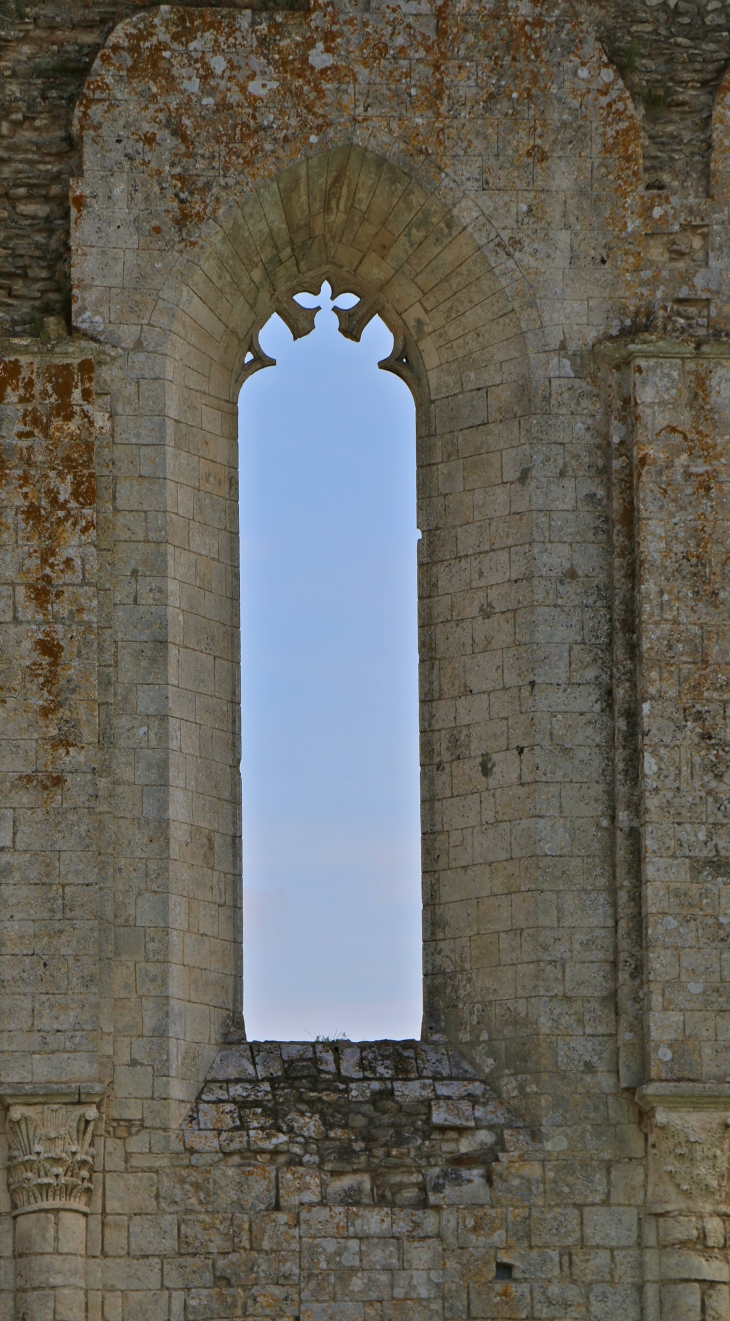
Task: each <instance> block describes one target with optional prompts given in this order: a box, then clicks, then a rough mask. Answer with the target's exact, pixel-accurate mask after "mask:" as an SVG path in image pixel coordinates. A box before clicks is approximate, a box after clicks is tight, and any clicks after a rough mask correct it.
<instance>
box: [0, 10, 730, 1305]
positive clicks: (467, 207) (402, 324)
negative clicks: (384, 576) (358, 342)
mask: <svg viewBox="0 0 730 1321" xmlns="http://www.w3.org/2000/svg"><path fill="white" fill-rule="evenodd" d="M81 12H82V11H80V10H79V13H81ZM90 12H91V11H87V10H84V11H83V13H84V14H85V15H87V16H90ZM93 12H94V24H95V25H96V26H93V27H90V28H88V29H87V33H88V35H89V42H88V50H87V56H88V57H90V56H91V55H92V53H93V51H94V50H95V49H97V48H98V47H99V46H100V45H101V42H102V41H105V45H104V46H103V49H102V50H101V52H100V53H99V55H98V58H97V60H96V63H95V64H94V66H93V69H92V71H91V73H90V76H89V77H88V79H87V81H86V83H85V88H84V91H83V95H82V96H81V97H80V99H78V100H76V93H75V91H74V90H73V86H72V84H73V79H72V78H71V75H70V74H69V82H68V84H67V85H66V84H64V85H63V86H62V85H61V84H60V83H56V82H54V86H56V87H58V88H60V91H61V92H63V91H64V87H65V88H66V92H67V95H66V99H65V101H64V102H63V107H65V108H63V107H62V108H61V109H59V117H57V118H53V117H51V119H49V120H48V124H49V125H50V126H51V127H50V128H49V132H51V129H52V130H53V132H56V129H57V126H58V125H59V124H60V123H61V115H62V114H63V115H67V116H68V114H69V113H70V107H71V102H72V101H76V104H75V111H74V114H75V119H74V129H73V132H74V135H75V141H76V142H77V144H78V147H77V148H76V147H74V148H73V149H72V147H71V146H70V145H68V148H67V149H66V148H64V152H65V153H66V154H65V155H64V154H62V155H61V156H59V157H58V161H57V172H56V174H54V176H53V177H54V179H55V180H56V184H54V186H56V185H57V186H58V188H59V190H60V191H59V193H58V207H59V210H58V214H57V221H58V229H57V233H58V235H59V237H60V246H59V247H58V248H57V249H56V250H53V249H52V247H51V245H50V243H49V242H48V235H47V233H46V230H45V229H44V228H43V227H44V226H45V225H46V224H47V222H48V218H49V216H48V214H44V215H43V216H41V215H40V214H34V213H32V212H27V213H25V212H22V211H20V210H18V208H17V207H16V208H15V210H14V212H13V213H12V215H10V214H9V218H8V223H9V225H10V232H11V242H13V243H14V242H16V240H18V241H19V239H18V236H19V235H20V234H21V229H22V225H21V222H20V220H19V219H18V217H22V216H24V215H25V217H26V219H27V221H28V226H27V227H26V228H25V229H22V232H23V235H25V237H24V238H23V242H26V240H27V237H28V235H31V238H32V243H35V244H36V245H37V246H38V250H39V251H40V250H41V247H43V249H44V252H43V259H44V261H46V260H47V262H48V263H50V265H47V266H46V267H44V270H45V271H46V274H44V275H43V276H42V279H41V277H38V278H39V280H41V283H42V281H43V280H47V278H48V279H50V277H49V276H48V272H49V271H50V269H51V266H52V265H53V263H56V264H57V263H58V262H59V261H61V260H62V252H61V250H62V247H63V241H64V240H63V235H64V232H65V231H64V224H65V221H64V215H65V214H66V212H65V210H64V207H65V205H66V204H65V184H64V183H63V178H64V175H63V171H64V170H66V171H68V170H69V169H71V168H72V169H73V170H74V171H75V175H74V178H73V180H72V182H71V188H70V195H69V206H70V214H71V216H72V227H71V236H70V249H71V258H72V261H71V268H70V269H71V274H72V290H71V298H70V303H71V306H72V310H73V319H74V326H75V329H74V332H73V333H72V334H71V335H70V336H69V335H68V334H66V333H65V330H66V328H65V326H64V323H63V320H62V319H60V318H59V317H58V316H55V317H54V316H52V314H53V313H56V312H57V311H58V309H59V308H60V305H61V304H60V302H59V299H60V297H61V293H60V291H59V290H58V289H56V290H55V291H53V290H51V289H50V285H49V286H48V287H47V288H46V289H45V291H44V289H42V288H41V286H40V284H38V285H37V286H35V285H32V280H34V279H35V278H36V277H35V276H32V275H27V279H26V282H25V283H24V284H22V285H19V286H18V289H17V291H16V292H13V291H12V290H10V292H9V293H8V295H7V301H6V308H7V314H8V316H9V317H11V318H16V319H17V320H16V321H15V322H14V324H15V325H16V326H22V325H25V324H26V323H27V322H28V321H29V316H30V312H29V309H30V308H31V306H32V307H33V308H35V309H36V310H37V312H38V314H39V316H40V321H39V322H38V323H37V325H36V328H37V329H39V330H40V331H41V332H42V334H41V336H40V337H38V338H34V337H32V336H30V335H25V336H23V335H18V334H16V335H15V336H11V337H10V338H9V339H8V340H7V341H5V342H4V343H3V346H2V348H3V354H4V357H3V363H4V366H3V375H2V389H3V391H4V394H3V397H2V400H0V425H1V426H2V444H3V459H4V467H3V486H2V488H0V498H1V499H2V502H3V503H2V505H1V506H0V507H1V509H2V523H1V524H0V533H1V535H2V547H3V550H2V556H3V558H2V560H1V561H0V566H1V567H0V572H1V576H0V603H2V610H3V612H4V613H3V616H2V618H3V622H2V625H1V627H2V629H3V634H2V638H3V645H4V651H3V662H2V663H3V666H4V669H3V672H2V673H3V684H2V697H1V700H2V701H3V708H2V709H3V712H4V713H5V715H6V719H5V721H4V722H3V728H2V731H0V732H1V733H2V735H3V736H4V743H3V754H2V755H3V757H4V761H3V775H4V779H3V788H4V790H5V793H4V795H3V804H2V816H0V826H1V827H2V831H3V833H2V835H1V836H0V844H2V845H3V848H2V851H1V852H0V867H1V868H2V870H1V871H0V879H1V880H2V886H3V891H2V893H3V903H2V907H1V908H0V960H1V961H0V979H1V980H0V994H2V997H3V1001H2V1003H3V1020H2V1027H1V1029H0V1051H1V1052H2V1053H1V1054H0V1097H2V1098H3V1101H4V1111H5V1129H6V1139H5V1141H6V1148H5V1149H3V1152H4V1151H5V1150H6V1151H7V1163H8V1177H7V1192H6V1190H5V1180H4V1179H3V1180H0V1197H1V1198H2V1199H3V1200H2V1202H0V1254H2V1255H0V1263H2V1265H1V1267H0V1271H1V1273H0V1298H1V1299H2V1300H3V1302H2V1304H0V1306H4V1307H5V1315H6V1316H7V1317H8V1318H10V1317H11V1316H13V1315H15V1316H16V1317H17V1318H20V1317H23V1318H24V1319H25V1321H41V1319H42V1321H82V1318H83V1321H96V1318H102V1317H103V1321H136V1319H137V1318H142V1317H144V1318H145V1321H149V1318H157V1317H159V1318H164V1321H188V1319H189V1318H198V1317H199V1318H201V1321H202V1319H203V1318H207V1319H208V1321H222V1319H223V1318H224V1317H229V1316H247V1317H250V1318H256V1319H257V1321H258V1319H259V1318H261V1319H263V1318H264V1317H266V1318H271V1319H274V1321H284V1319H285V1318H290V1317H291V1318H292V1319H293V1318H295V1317H300V1318H302V1319H303V1321H437V1318H438V1321H471V1319H472V1318H474V1321H496V1318H498V1317H530V1318H545V1317H551V1316H552V1317H555V1318H559V1319H561V1321H562V1318H567V1317H576V1318H587V1321H614V1319H615V1317H617V1316H619V1315H621V1316H625V1317H626V1318H631V1319H634V1318H636V1319H637V1321H638V1318H639V1317H641V1318H642V1321H727V1318H728V1316H729V1315H730V1296H729V1294H728V1280H729V1277H730V1268H729V1267H728V1256H727V1244H726V1224H727V1219H728V1217H729V1216H730V1188H729V1187H728V1169H729V1168H730V1151H729V1150H728V1143H729V1142H730V1137H729V1136H728V1134H730V1128H729V1127H728V1117H730V1083H729V1082H728V1075H729V1074H730V1068H728V1065H729V1064H730V1058H729V1057H728V1047H727V1041H728V1039H730V1032H729V1031H728V1027H727V1020H728V1014H730V993H729V992H728V985H729V984H730V965H729V964H728V954H727V951H726V944H727V936H726V930H727V919H728V916H729V915H730V910H728V911H726V909H727V902H728V901H727V890H728V880H729V879H730V877H729V876H728V852H729V850H730V837H729V836H728V798H729V796H730V783H729V780H728V775H729V772H728V756H729V753H728V746H729V742H730V739H729V735H728V723H727V720H728V694H727V683H728V601H727V593H728V588H727V582H728V560H729V559H730V549H729V547H728V535H729V534H728V467H727V465H728V443H729V441H728V437H729V435H730V418H729V417H728V407H729V404H730V364H729V363H728V357H729V356H730V355H729V353H728V349H727V333H728V328H729V327H730V296H729V294H730V284H729V281H728V266H729V264H730V263H729V262H728V245H727V233H728V222H729V216H728V197H729V194H728V180H729V177H730V176H729V174H728V158H729V156H730V121H728V112H727V105H726V100H727V95H728V87H727V83H724V84H723V85H722V87H721V89H720V93H719V97H718V100H717V105H716V106H715V110H714V114H711V113H710V112H711V109H712V102H713V96H714V89H716V88H717V87H718V85H719V84H720V80H721V77H722V72H723V58H722V57H721V51H722V42H723V40H725V38H726V35H727V34H726V32H725V27H724V15H725V9H724V7H723V5H722V3H720V0H710V3H709V4H706V5H697V6H695V5H694V4H690V3H689V0H687V2H686V3H685V0H676V3H674V4H672V3H671V0H668V4H667V5H664V4H649V5H646V6H645V7H642V8H641V9H638V8H637V9H636V10H633V9H632V10H631V12H629V11H628V9H623V8H616V9H615V10H614V9H609V8H608V7H606V6H603V7H602V8H601V9H600V11H599V12H598V14H597V15H596V16H595V26H592V25H591V13H590V12H588V11H587V10H585V9H584V10H583V11H582V12H581V13H580V14H576V13H575V12H574V11H573V10H572V9H569V8H568V7H567V6H566V7H565V8H563V7H562V6H560V5H552V6H549V7H548V6H544V7H543V6H540V5H525V4H524V3H522V2H521V0H520V3H514V4H513V3H511V0H494V2H492V0H483V3H480V4H478V5H474V4H472V3H466V0H464V3H456V2H454V0H452V2H451V3H449V4H447V5H443V4H435V3H434V4H431V3H430V0H417V2H413V0H403V3H398V4H382V5H381V4H377V5H376V4H375V3H372V4H370V5H359V4H358V5H355V4H349V3H346V0H341V2H340V3H335V4H333V3H325V2H324V0H321V3H320V2H319V0H318V2H317V3H316V4H313V5H312V7H311V8H310V9H308V10H304V9H300V8H295V9H292V7H291V6H289V7H287V8H282V7H278V6H275V7H273V8H271V9H269V10H266V11H265V12H261V11H259V12H252V11H251V10H250V9H248V8H243V7H241V8H238V7H234V6H231V7H227V8H226V7H211V8H206V9H203V8H199V7H197V6H194V5H181V6H176V7H169V6H164V7H161V8H156V7H150V8H149V9H148V10H146V11H145V12H143V13H139V14H137V15H136V16H133V17H129V18H126V19H125V20H124V21H123V22H122V23H121V24H119V25H118V26H116V27H115V28H114V30H113V31H111V32H109V29H110V28H111V26H112V22H113V18H114V14H113V13H112V11H111V10H109V11H108V12H107V11H106V10H103V9H102V8H97V9H96V10H94V11H93ZM75 13H76V11H74V10H73V7H70V8H67V9H64V11H63V12H62V13H59V14H58V15H57V16H56V17H57V18H58V26H57V28H56V32H57V35H58V41H59V43H60V42H61V40H62V39H63V41H64V42H69V43H71V46H73V42H74V41H75V40H76V37H77V36H78V32H79V29H78V27H76V28H75V27H74V23H75V22H76V21H77V19H76V17H75ZM52 14H53V11H52V10H51V9H48V8H46V7H44V9H43V10H42V11H39V12H38V13H35V12H34V11H31V10H30V9H27V10H24V11H23V13H22V14H17V13H16V15H15V18H14V19H13V22H14V23H16V24H20V27H17V28H16V29H13V31H14V33H15V35H14V36H13V37H12V42H15V43H20V44H21V45H22V43H23V41H25V44H26V45H27V46H28V50H26V51H25V52H24V53H23V59H24V60H25V64H24V65H23V66H22V67H23V68H24V69H25V70H26V73H27V74H28V75H29V76H30V74H31V73H32V72H33V69H34V68H35V67H37V66H36V65H34V63H33V62H34V60H40V59H42V58H46V57H45V55H43V56H41V54H40V53H39V52H40V45H41V42H42V41H43V40H44V38H43V37H42V33H43V31H46V29H42V27H41V22H45V21H47V19H48V17H49V16H52ZM619 20H620V21H619ZM54 21H55V20H54ZM80 21H81V20H80V19H79V22H80ZM23 25H25V27H23ZM23 32H24V33H25V37H26V38H27V40H25V38H24V37H23V35H22V34H23ZM74 33H75V34H76V36H74V35H73V34H74ZM652 33H658V34H660V35H661V42H660V43H659V45H658V46H657V47H656V48H655V46H654V44H653V37H652ZM685 33H686V34H687V35H684V34H685ZM69 34H71V35H69ZM601 34H603V35H602V38H601ZM31 37H32V40H31ZM634 37H637V41H634ZM602 40H603V44H602ZM12 42H11V46H10V47H9V50H10V51H11V52H12V51H13V50H16V54H15V55H13V56H12V58H13V59H15V58H16V57H17V50H18V49H19V46H18V47H17V48H16V47H14V46H13V44H12ZM34 42H35V43H37V44H36V45H34ZM612 43H615V46H614V44H612ZM609 55H610V56H611V58H612V59H614V60H615V63H612V62H611V58H609ZM672 62H673V63H672ZM17 67H18V68H20V65H18V66H17ZM619 67H620V68H622V69H623V72H624V75H625V81H623V80H622V78H621V77H620V76H619V72H618V69H619ZM698 67H699V72H698ZM77 81H78V83H79V84H80V81H81V78H80V74H79V77H78V80H77ZM681 83H682V84H683V85H685V84H686V87H687V89H688V91H687V97H686V98H685V101H684V102H682V98H681V95H680V93H679V91H678V89H679V88H680V84H681ZM13 85H14V84H13V82H12V80H11V81H10V82H9V83H8V86H10V87H12V86H13ZM15 86H17V88H18V89H19V90H18V96H19V97H20V99H21V100H23V98H24V96H25V93H24V92H23V91H22V86H21V83H20V82H18V83H16V84H15ZM662 87H664V88H669V90H670V92H671V95H667V96H664V93H662V95H663V96H664V100H663V101H662V105H661V106H659V104H658V101H657V95H658V94H657V93H656V89H657V88H662ZM628 89H631V91H632V92H633V96H634V99H633V100H632V97H631V95H630V94H629V90H628ZM64 95H65V93H64ZM637 110H638V112H639V113H637ZM655 111H656V113H655ZM660 111H661V113H659V112H660ZM642 116H643V117H642ZM9 122H10V123H11V124H15V123H16V121H14V120H13V121H9ZM18 123H19V121H18ZM53 125H56V127H55V128H54V127H53ZM21 128H23V126H22V125H20V127H19V128H18V132H17V134H16V137H12V138H9V141H10V143H11V144H12V143H13V142H17V146H16V147H12V146H11V148H9V150H12V152H15V153H17V154H16V155H15V156H13V159H14V160H15V161H16V164H17V162H18V161H20V160H21V159H22V160H23V161H24V162H25V163H24V164H23V170H26V171H27V176H24V177H26V178H27V181H28V182H27V186H28V188H30V189H31V191H32V190H35V192H34V193H33V195H34V196H37V194H38V192H39V190H40V189H41V184H40V183H39V179H40V178H41V173H40V171H41V167H43V168H45V166H44V163H43V159H42V152H41V151H40V148H38V151H36V149H35V147H33V149H32V150H31V147H32V144H30V146H29V145H28V141H27V139H25V138H24V137H23V135H22V133H21V132H20V129H21ZM12 131H13V132H15V131H16V130H15V128H13V130H12ZM24 143H25V145H23V144H24ZM710 147H712V157H710ZM76 151H78V155H74V152H76ZM63 161H65V164H62V162H63ZM46 164H47V161H46ZM710 166H711V167H712V168H711V169H710ZM14 168H15V167H14ZM54 169H56V166H54ZM659 175H661V176H662V177H661V178H660V177H659ZM659 184H661V185H662V187H661V188H660V187H659ZM710 185H711V186H710ZM22 186H23V187H25V186H26V184H23V185H22ZM708 192H709V193H711V195H708ZM11 200H12V199H11ZM43 205H45V202H44V203H43ZM54 205H56V203H55V202H54ZM36 224H37V225H38V226H39V228H38V229H37V230H33V226H34V225H36ZM33 234H34V235H35V237H33ZM46 249H47V251H46ZM14 251H15V253H16V255H15V256H12V262H13V264H14V267H16V268H17V267H18V261H17V252H18V251H20V249H14ZM54 269H55V267H54ZM325 278H326V279H328V280H329V281H330V283H331V284H332V286H333V288H334V289H335V291H336V292H344V291H345V290H348V291H351V292H353V293H354V294H356V295H357V297H358V302H357V304H356V306H355V307H354V308H353V309H352V310H351V311H348V312H347V313H343V314H342V318H341V322H342V324H341V329H342V330H343V333H345V334H347V335H350V336H352V337H355V338H357V337H358V335H359V334H360V333H361V331H362V328H363V327H364V326H365V325H366V324H367V322H368V320H369V318H370V317H372V316H373V315H375V314H376V313H379V314H380V316H381V317H382V318H383V319H384V321H385V322H386V324H387V325H388V326H389V327H390V329H391V331H392V333H393V339H394V344H393V351H392V353H391V355H390V357H389V358H388V359H387V360H386V361H385V363H384V364H383V366H384V367H385V368H386V369H387V370H391V371H394V372H396V373H398V374H399V375H400V376H401V377H402V378H403V379H404V380H406V381H407V382H408V384H409V386H410V388H411V389H412V391H413V394H414V397H415V400H416V412H417V437H416V445H417V470H418V500H419V512H418V518H419V526H420V527H421V529H422V532H423V538H422V541H421V543H420V549H419V555H420V563H419V597H420V636H419V651H420V658H421V725H422V750H421V761H422V772H423V774H422V826H423V875H424V974H425V975H424V1027H423V1040H422V1041H421V1042H420V1043H415V1042H410V1043H409V1042H403V1043H392V1042H391V1043H375V1044H373V1043H370V1044H367V1043H360V1044H359V1045H352V1044H349V1043H348V1044H339V1045H337V1046H328V1045H326V1044H322V1045H321V1046H318V1047H317V1048H316V1049H315V1048H314V1047H313V1046H311V1045H302V1044H298V1043H288V1044H287V1043H283V1044H281V1043H279V1044H277V1043H254V1044H253V1046H249V1045H248V1044H247V1043H246V1042H245V1031H244V1027H243V1019H242V1016H241V966H240V964H241V931H240V866H241V864H240V820H239V785H238V776H237V764H238V756H239V749H238V731H239V711H238V701H239V688H238V645H239V643H238V581H237V565H238V547H237V526H238V517H237V471H236V408H237V396H238V391H239V389H240V387H241V385H242V383H244V382H245V379H246V378H247V376H248V375H250V373H251V372H252V371H255V370H259V369H262V368H264V367H266V366H267V360H266V359H265V358H264V356H263V354H262V352H261V349H260V347H259V341H258V335H259V332H260V330H261V328H262V326H263V325H264V324H265V322H266V321H267V319H268V318H269V317H270V316H271V315H272V314H273V313H274V312H278V313H279V314H280V315H281V316H282V317H283V318H284V320H285V321H286V322H287V324H289V326H290V328H291V329H292V332H293V333H295V334H297V335H300V334H306V333H307V332H308V330H310V329H311V327H312V322H313V313H312V312H311V311H309V310H307V309H303V308H301V307H300V306H299V304H297V303H296V302H295V301H294V297H293V296H294V295H295V294H296V293H297V292H299V291H301V290H304V289H306V290H309V291H314V292H317V291H318V290H319V288H320V287H321V283H322V281H323V280H324V279H325ZM31 295H32V297H31ZM36 295H38V296H37V297H36ZM44 317H45V318H46V319H45V320H44V319H43V318H44ZM92 1146H93V1149H94V1151H95V1156H94V1160H95V1172H94V1175H93V1179H92V1178H91V1175H90V1161H91V1159H92V1157H91V1151H92ZM84 1226H85V1228H84ZM3 1235H4V1237H3ZM13 1309H15V1311H13ZM0 1315H2V1313H1V1312H0Z"/></svg>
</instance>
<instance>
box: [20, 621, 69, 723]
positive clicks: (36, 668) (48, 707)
mask: <svg viewBox="0 0 730 1321" xmlns="http://www.w3.org/2000/svg"><path fill="white" fill-rule="evenodd" d="M32 649H33V651H34V652H35V654H36V657H37V660H34V661H31V662H30V664H29V666H28V673H29V675H30V676H31V678H32V679H33V681H34V683H35V686H36V688H37V689H38V692H39V693H40V696H41V705H40V713H41V715H42V716H43V718H44V719H45V720H52V719H53V718H54V717H55V716H56V715H57V713H58V699H59V694H60V687H61V662H62V660H63V656H64V647H63V642H62V640H61V638H60V637H59V634H58V630H57V629H56V628H53V627H49V628H46V629H44V630H43V632H42V633H39V634H38V636H37V637H36V638H35V639H34V641H33V644H32Z"/></svg>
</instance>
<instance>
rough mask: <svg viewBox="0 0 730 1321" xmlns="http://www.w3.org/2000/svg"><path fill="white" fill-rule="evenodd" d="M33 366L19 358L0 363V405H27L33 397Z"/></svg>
mask: <svg viewBox="0 0 730 1321" xmlns="http://www.w3.org/2000/svg"><path fill="white" fill-rule="evenodd" d="M35 385H36V381H35V370H34V364H33V363H29V362H21V361H20V359H19V358H3V359H2V361H0V404H29V403H30V402H31V401H32V399H33V398H34V396H35Z"/></svg>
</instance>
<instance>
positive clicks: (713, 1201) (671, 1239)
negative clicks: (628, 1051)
mask: <svg viewBox="0 0 730 1321" xmlns="http://www.w3.org/2000/svg"><path fill="white" fill-rule="evenodd" d="M637 1100H638V1102H639V1105H640V1107H641V1109H642V1110H643V1111H644V1121H643V1127H644V1129H645V1131H646V1133H647V1137H648V1142H647V1194H646V1217H645V1221H644V1280H645V1286H644V1289H645V1296H644V1315H645V1317H646V1321H701V1318H702V1319H704V1318H708V1321H728V1318H729V1317H730V1292H729V1290H728V1280H729V1279H730V1267H729V1265H728V1254H727V1243H728V1222H729V1218H730V1085H728V1084H720V1083H718V1084H709V1085H708V1084H705V1085H702V1084H697V1083H652V1084H649V1085H647V1086H646V1087H640V1088H639V1090H638V1093H637Z"/></svg>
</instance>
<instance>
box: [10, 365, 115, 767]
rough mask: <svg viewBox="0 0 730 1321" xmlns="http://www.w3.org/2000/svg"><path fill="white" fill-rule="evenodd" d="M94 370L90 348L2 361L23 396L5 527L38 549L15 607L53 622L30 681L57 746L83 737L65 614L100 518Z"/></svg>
mask: <svg viewBox="0 0 730 1321" xmlns="http://www.w3.org/2000/svg"><path fill="white" fill-rule="evenodd" d="M94 373H95V364H94V361H93V359H92V358H90V357H84V358H82V359H81V360H75V361H74V360H72V361H69V360H58V359H51V360H49V359H48V358H46V360H45V361H43V360H42V359H41V360H40V362H39V361H36V363H35V364H34V367H33V370H30V369H29V367H28V366H27V364H26V362H25V361H22V362H21V361H15V360H10V361H5V362H2V363H0V380H1V381H2V383H3V389H4V394H5V399H6V402H12V401H14V400H25V406H23V407H21V408H19V409H18V411H17V415H15V418H14V426H13V428H12V431H11V434H10V435H9V436H7V437H6V438H5V443H4V445H3V450H2V460H3V465H2V467H0V477H1V478H2V480H3V481H4V483H5V486H6V487H7V486H9V485H10V484H12V488H13V489H14V491H15V520H14V523H13V525H12V527H11V528H9V529H8V530H7V534H8V535H11V536H14V535H15V534H14V532H13V528H15V529H17V537H18V539H19V543H20V547H24V548H27V549H28V550H32V555H31V560H32V564H33V571H32V576H31V574H30V573H29V574H24V575H23V580H22V596H19V598H18V609H19V611H20V618H21V619H23V618H24V619H28V618H32V619H38V618H40V619H45V620H46V621H47V622H46V624H45V625H44V626H43V627H42V628H41V630H40V632H38V633H37V634H36V635H35V636H34V638H33V640H32V643H31V660H30V662H29V664H28V665H27V668H26V671H25V682H26V686H27V688H28V695H29V696H31V695H32V694H34V695H35V698H36V702H35V707H36V711H37V714H38V716H39V718H40V720H41V721H43V722H44V723H45V724H46V725H47V726H49V729H48V736H49V737H50V745H49V746H50V749H51V752H52V753H60V754H62V755H66V754H67V753H68V752H69V751H70V750H71V748H72V747H74V746H75V745H76V744H75V736H74V734H73V732H69V731H73V727H74V722H73V720H70V721H69V719H68V718H67V716H68V712H67V709H66V707H67V697H66V695H65V694H64V691H63V685H64V679H65V677H67V676H68V675H70V673H71V670H72V668H73V658H72V655H71V653H72V652H75V643H74V642H73V636H74V635H73V634H69V632H68V630H67V626H66V615H68V620H69V621H73V620H74V619H75V618H76V617H77V604H78V603H77V602H76V598H75V597H74V599H73V601H71V602H70V603H69V604H68V605H67V604H66V602H65V599H64V587H65V585H66V584H67V583H68V582H69V580H70V581H71V582H73V583H82V584H83V560H82V558H81V556H80V554H79V549H78V548H79V547H80V546H81V545H83V543H84V542H86V541H88V540H89V539H90V538H92V537H93V535H94V532H95V523H96V515H95V504H96V474H95V469H94V429H93V404H94ZM9 416H13V414H12V413H10V414H9ZM4 535H6V534H5V533H4ZM28 577H30V578H31V581H27V578H28ZM18 581H19V582H20V581H21V580H20V579H19V580H18ZM77 595H78V593H77ZM67 653H68V654H67ZM61 730H62V732H61ZM50 784H51V782H50V781H49V788H50Z"/></svg>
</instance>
